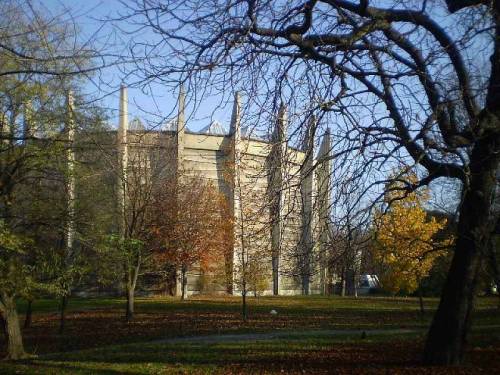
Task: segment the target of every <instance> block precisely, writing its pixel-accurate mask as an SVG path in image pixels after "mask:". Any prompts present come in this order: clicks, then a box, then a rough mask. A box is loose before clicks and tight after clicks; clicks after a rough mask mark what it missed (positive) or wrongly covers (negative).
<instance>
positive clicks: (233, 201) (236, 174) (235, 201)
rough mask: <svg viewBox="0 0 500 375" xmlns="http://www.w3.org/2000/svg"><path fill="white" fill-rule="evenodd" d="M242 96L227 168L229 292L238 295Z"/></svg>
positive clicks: (234, 119) (236, 102) (231, 130)
mask: <svg viewBox="0 0 500 375" xmlns="http://www.w3.org/2000/svg"><path fill="white" fill-rule="evenodd" d="M241 146H242V145H241V95H240V92H238V91H236V92H235V93H234V102H233V112H232V116H231V124H230V127H229V165H228V167H227V168H226V176H227V177H226V178H227V180H228V181H227V184H228V185H229V186H230V197H229V205H230V207H231V211H232V216H233V221H234V227H233V257H232V264H231V266H230V267H229V269H230V272H231V273H232V275H231V279H232V285H230V286H228V292H230V293H233V294H234V293H237V292H238V290H237V287H238V284H239V282H238V281H239V280H238V275H237V274H236V272H235V267H237V266H238V265H240V255H241V252H242V250H243V243H242V235H243V234H242V233H240V225H241V221H242V220H243V218H242V213H241V204H240V203H241V202H240V200H241V175H240V163H241Z"/></svg>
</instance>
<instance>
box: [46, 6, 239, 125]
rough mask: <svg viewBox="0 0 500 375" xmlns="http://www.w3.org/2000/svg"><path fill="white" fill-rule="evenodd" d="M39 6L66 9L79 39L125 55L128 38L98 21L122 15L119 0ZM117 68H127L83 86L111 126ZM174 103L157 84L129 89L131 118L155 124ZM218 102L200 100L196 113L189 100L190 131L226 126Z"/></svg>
mask: <svg viewBox="0 0 500 375" xmlns="http://www.w3.org/2000/svg"><path fill="white" fill-rule="evenodd" d="M39 4H40V5H41V6H42V7H45V8H46V9H47V10H49V11H50V13H52V14H53V15H57V14H60V13H63V12H64V9H65V8H67V9H69V10H70V11H71V14H72V15H73V17H74V20H75V23H76V24H77V25H78V27H79V28H80V32H79V37H80V39H81V40H87V39H89V38H94V37H95V35H97V36H98V38H99V39H98V40H99V41H100V42H102V43H104V42H106V43H110V42H111V43H112V44H114V46H113V49H114V50H115V51H116V52H117V53H121V54H126V52H127V51H126V43H127V41H128V40H129V38H130V36H129V35H126V34H125V33H120V32H119V31H116V30H113V28H112V26H111V25H104V26H103V23H102V22H101V21H100V20H104V19H109V18H116V17H118V16H120V14H123V13H124V12H125V10H124V8H123V6H122V4H121V3H120V2H119V1H118V0H85V1H83V0H40V2H39ZM120 27H121V28H122V29H123V30H124V31H128V32H130V31H132V30H133V28H132V26H130V25H127V24H125V23H120ZM148 32H149V31H142V35H140V36H141V38H147V37H148V35H147V34H148ZM96 33H97V34H96ZM134 36H137V34H136V33H134ZM151 37H153V36H151ZM120 68H126V67H125V66H121V67H118V66H115V67H111V68H107V69H105V70H104V71H103V72H102V76H101V77H100V78H98V77H95V78H94V79H92V80H91V81H89V82H88V83H87V84H86V90H85V91H87V93H89V94H90V95H91V96H93V97H95V98H98V99H99V101H100V103H101V105H103V106H104V107H106V108H108V109H109V112H110V115H111V117H110V123H111V124H112V125H116V124H117V122H118V119H117V115H118V113H117V110H118V103H119V91H118V88H119V85H120V83H121V81H122V80H123V78H124V74H123V73H122V72H121V71H120ZM148 91H150V92H148ZM151 92H152V93H153V94H151ZM176 100H177V92H172V91H170V89H169V88H167V87H164V86H162V85H161V84H159V83H155V84H153V85H151V86H149V87H145V88H142V89H141V88H134V87H129V112H130V114H129V116H130V119H133V118H134V117H139V118H141V119H142V120H143V121H146V122H149V123H151V124H153V125H154V124H157V123H158V122H159V121H161V119H163V118H170V117H172V116H173V115H174V114H173V111H174V110H175V105H176ZM220 101H221V98H220V97H218V96H217V95H214V96H212V97H209V98H203V100H202V101H201V102H200V103H199V106H198V107H197V109H196V111H194V110H193V106H192V105H191V104H190V102H189V100H188V104H187V109H186V112H187V113H186V115H187V117H188V127H189V128H190V129H192V130H199V129H201V128H202V127H204V126H206V125H208V124H209V123H211V122H212V121H213V120H218V121H220V122H221V123H222V124H224V125H225V126H229V120H230V117H231V110H232V108H231V105H224V106H222V107H221V108H218V107H219V102H220Z"/></svg>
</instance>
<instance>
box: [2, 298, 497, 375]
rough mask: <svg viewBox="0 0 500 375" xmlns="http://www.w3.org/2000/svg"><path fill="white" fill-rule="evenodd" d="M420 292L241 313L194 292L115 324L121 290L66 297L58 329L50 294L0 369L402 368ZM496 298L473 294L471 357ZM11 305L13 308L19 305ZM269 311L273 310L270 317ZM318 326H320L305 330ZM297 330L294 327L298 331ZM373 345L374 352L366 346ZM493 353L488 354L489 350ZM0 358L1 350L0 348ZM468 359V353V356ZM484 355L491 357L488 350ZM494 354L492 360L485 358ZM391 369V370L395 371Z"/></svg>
mask: <svg viewBox="0 0 500 375" xmlns="http://www.w3.org/2000/svg"><path fill="white" fill-rule="evenodd" d="M437 303H438V301H437V299H426V300H425V305H426V308H427V309H428V310H427V313H426V314H425V316H424V317H421V316H420V315H419V305H418V301H417V300H416V299H414V298H386V297H360V298H340V297H321V296H308V297H261V298H258V299H255V298H250V299H249V312H250V314H249V317H250V319H249V321H248V322H243V321H242V319H241V314H240V310H241V305H240V299H239V298H235V297H214V298H211V297H197V298H192V299H190V300H187V301H179V300H178V299H174V298H138V299H137V305H136V319H135V321H134V322H133V323H131V324H127V323H126V322H124V320H123V318H122V316H123V307H124V304H125V301H124V300H123V299H120V298H96V299H82V298H72V299H71V300H70V304H69V307H68V321H67V329H66V331H65V332H64V334H63V335H59V334H58V333H57V306H58V302H57V301H54V300H40V301H36V302H35V304H34V308H35V316H34V321H33V328H30V329H29V330H26V331H25V332H24V335H25V342H26V346H27V348H28V350H29V351H30V352H32V353H37V354H39V355H40V356H39V358H38V359H35V360H32V361H25V362H18V363H0V373H37V374H40V373H49V374H73V373H85V374H87V373H92V374H101V373H102V374H113V373H114V374H116V373H134V374H156V373H179V372H188V373H191V372H199V373H210V372H226V373H227V372H247V371H248V372H260V371H266V372H280V371H282V370H283V371H285V372H287V373H288V372H301V371H302V370H306V371H308V372H311V371H313V372H329V371H330V370H331V369H332V366H333V368H339V369H345V371H347V372H352V371H353V369H358V368H360V367H359V366H365V367H367V368H374V369H376V370H381V369H387V368H391V369H401V368H405V367H411V368H416V366H418V354H419V353H420V351H421V345H422V342H423V337H424V335H425V332H426V328H427V327H428V325H429V322H430V320H431V318H432V314H433V310H434V309H435V308H436V307H437ZM496 307H497V299H495V298H479V299H478V303H477V309H476V313H475V331H474V334H473V336H472V339H473V344H472V345H471V347H473V348H475V347H479V348H490V347H492V348H493V349H492V350H490V351H488V350H486V349H485V350H479V351H477V352H476V351H472V352H471V354H470V358H471V361H472V362H470V363H471V365H474V366H479V367H481V366H483V367H484V366H486V367H485V368H486V369H488V370H487V371H486V372H487V373H488V372H491V371H490V368H491V366H494V365H492V361H491V360H489V358H490V357H489V356H490V355H491V356H492V355H493V354H495V355H499V354H500V314H499V313H498V310H497V309H496ZM24 309H25V305H24V303H20V311H21V312H22V311H24ZM271 309H275V310H277V311H278V315H277V316H272V315H271V314H270V313H269V312H270V310H271ZM394 328H405V329H411V330H413V332H411V333H398V334H394V333H391V334H388V333H387V334H382V333H377V334H372V333H368V336H367V337H366V338H365V339H361V337H360V334H359V333H358V332H356V333H353V334H352V335H349V334H348V335H333V336H332V335H331V334H325V332H324V331H325V330H332V329H363V330H370V329H394ZM315 330H318V331H321V330H323V334H317V333H315V332H314V331H315ZM268 331H273V332H274V331H280V332H284V333H286V336H285V337H281V336H280V338H279V339H275V340H269V341H258V342H240V343H237V342H220V343H216V344H215V343H189V342H176V343H163V344H160V343H154V340H159V339H165V338H175V337H179V336H196V335H209V334H225V333H231V334H234V333H241V332H268ZM300 332H302V333H300ZM2 340H3V338H2V337H1V336H0V351H1V350H2ZM374 353H375V354H374ZM492 353H493V354H492ZM0 356H1V353H0ZM476 357H477V358H476ZM493 358H496V357H495V356H494V357H493ZM493 362H497V361H495V360H493ZM398 371H399V370H398Z"/></svg>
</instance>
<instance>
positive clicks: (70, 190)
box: [65, 91, 76, 262]
mask: <svg viewBox="0 0 500 375" xmlns="http://www.w3.org/2000/svg"><path fill="white" fill-rule="evenodd" d="M66 137H67V142H68V143H67V147H66V163H67V176H66V191H67V217H66V233H65V234H66V236H65V237H66V238H65V239H66V251H67V253H66V261H68V262H69V261H71V259H72V258H73V253H74V246H73V245H74V240H75V203H76V202H75V198H76V197H75V195H76V192H75V183H76V181H75V150H74V142H75V116H74V101H73V93H72V92H71V91H69V92H68V93H67V97H66Z"/></svg>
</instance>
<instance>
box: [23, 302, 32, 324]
mask: <svg viewBox="0 0 500 375" xmlns="http://www.w3.org/2000/svg"><path fill="white" fill-rule="evenodd" d="M32 321H33V300H32V299H30V300H28V307H27V308H26V317H25V318H24V328H30V327H31V323H32Z"/></svg>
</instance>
